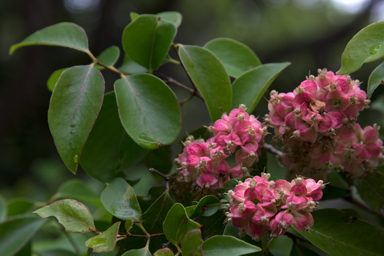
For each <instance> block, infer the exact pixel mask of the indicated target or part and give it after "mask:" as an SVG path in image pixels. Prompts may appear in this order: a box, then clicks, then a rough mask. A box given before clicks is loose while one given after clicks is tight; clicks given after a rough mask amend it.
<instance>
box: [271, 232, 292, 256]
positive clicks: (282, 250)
mask: <svg viewBox="0 0 384 256" xmlns="http://www.w3.org/2000/svg"><path fill="white" fill-rule="evenodd" d="M292 246H293V241H292V239H291V238H290V237H288V236H278V237H276V238H274V239H273V240H272V241H271V242H270V243H269V251H270V252H271V253H272V255H274V256H289V255H290V254H291V250H292Z"/></svg>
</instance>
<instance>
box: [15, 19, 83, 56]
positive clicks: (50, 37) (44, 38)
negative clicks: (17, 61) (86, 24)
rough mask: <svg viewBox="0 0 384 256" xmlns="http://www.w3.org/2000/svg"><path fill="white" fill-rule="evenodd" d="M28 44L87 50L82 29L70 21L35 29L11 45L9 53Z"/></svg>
mask: <svg viewBox="0 0 384 256" xmlns="http://www.w3.org/2000/svg"><path fill="white" fill-rule="evenodd" d="M28 45H50V46H62V47H68V48H72V49H75V50H79V51H82V52H88V38H87V35H86V33H85V31H84V29H83V28H82V27H80V26H78V25H76V24H74V23H70V22H62V23H59V24H55V25H52V26H49V27H46V28H43V29H41V30H39V31H36V32H35V33H33V34H32V35H30V36H29V37H27V38H26V39H24V40H23V41H22V42H20V43H18V44H14V45H12V47H11V49H10V50H9V54H12V53H14V51H16V50H17V49H18V48H20V47H24V46H28Z"/></svg>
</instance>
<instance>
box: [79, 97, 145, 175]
mask: <svg viewBox="0 0 384 256" xmlns="http://www.w3.org/2000/svg"><path fill="white" fill-rule="evenodd" d="M147 151H148V150H146V149H144V148H142V147H140V146H139V145H137V144H136V143H135V142H134V141H133V140H132V139H131V137H129V136H128V134H127V133H126V132H125V130H124V127H123V126H122V125H121V122H120V118H119V113H118V111H117V103H116V96H115V93H114V92H110V93H107V94H105V96H104V102H103V106H102V107H101V110H100V113H99V116H98V117H97V120H96V122H95V125H94V126H93V128H92V131H91V134H90V135H89V138H88V140H87V143H86V144H85V146H84V149H83V153H82V155H81V159H80V164H81V167H83V169H84V170H85V171H86V172H87V173H88V174H89V175H90V176H92V177H93V178H95V179H97V180H99V181H101V182H111V181H112V180H113V179H114V178H116V177H117V176H118V174H119V173H121V172H123V171H125V170H126V169H127V168H129V167H131V166H132V165H134V164H136V163H137V162H138V161H140V159H141V158H143V156H144V155H145V154H146V153H147Z"/></svg>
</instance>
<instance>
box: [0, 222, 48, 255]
mask: <svg viewBox="0 0 384 256" xmlns="http://www.w3.org/2000/svg"><path fill="white" fill-rule="evenodd" d="M44 223H45V220H44V219H41V218H34V217H23V218H13V219H11V220H8V221H6V222H3V223H1V224H0V252H1V256H11V255H14V254H16V253H17V252H18V251H19V250H21V249H22V248H23V247H24V245H26V244H27V242H28V241H29V239H31V238H32V236H33V235H34V234H35V233H36V231H37V230H38V229H39V228H40V227H41V226H42V225H43V224H44Z"/></svg>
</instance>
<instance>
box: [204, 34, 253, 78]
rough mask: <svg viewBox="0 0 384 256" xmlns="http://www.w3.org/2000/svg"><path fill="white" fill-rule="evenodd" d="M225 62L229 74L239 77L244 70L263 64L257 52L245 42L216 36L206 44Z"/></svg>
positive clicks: (205, 46)
mask: <svg viewBox="0 0 384 256" xmlns="http://www.w3.org/2000/svg"><path fill="white" fill-rule="evenodd" d="M204 48H207V49H208V50H210V51H211V52H213V53H214V54H215V55H216V56H217V57H218V58H219V60H220V61H221V62H222V63H223V65H224V67H225V69H226V70H227V72H228V75H230V76H232V77H235V78H237V77H239V76H241V74H243V73H244V72H246V71H248V70H250V69H252V68H255V67H257V66H259V65H261V62H260V60H259V58H258V57H257V56H256V54H255V53H254V52H253V51H252V50H251V49H250V48H249V47H248V46H246V45H245V44H243V43H240V42H238V41H236V40H233V39H230V38H216V39H213V40H211V41H209V42H208V43H206V44H205V45H204Z"/></svg>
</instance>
